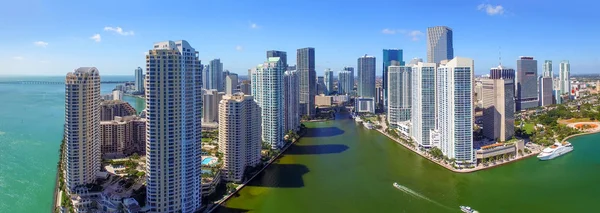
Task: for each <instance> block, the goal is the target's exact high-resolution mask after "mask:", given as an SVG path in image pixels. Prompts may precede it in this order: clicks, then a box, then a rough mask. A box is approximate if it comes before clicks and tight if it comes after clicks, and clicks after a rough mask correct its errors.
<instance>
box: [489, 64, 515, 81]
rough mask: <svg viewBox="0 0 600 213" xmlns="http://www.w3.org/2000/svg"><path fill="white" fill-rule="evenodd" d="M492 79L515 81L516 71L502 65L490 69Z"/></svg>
mask: <svg viewBox="0 0 600 213" xmlns="http://www.w3.org/2000/svg"><path fill="white" fill-rule="evenodd" d="M490 79H515V70H514V69H511V68H506V67H504V66H502V65H500V66H498V67H492V69H490Z"/></svg>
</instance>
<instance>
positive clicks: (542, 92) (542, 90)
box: [538, 76, 554, 106]
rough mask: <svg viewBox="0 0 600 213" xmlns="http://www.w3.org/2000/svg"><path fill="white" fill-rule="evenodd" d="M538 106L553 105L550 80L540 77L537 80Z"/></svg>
mask: <svg viewBox="0 0 600 213" xmlns="http://www.w3.org/2000/svg"><path fill="white" fill-rule="evenodd" d="M539 86H540V87H539V89H538V92H539V98H538V99H539V106H548V105H552V104H553V103H554V98H553V96H554V95H553V92H554V91H553V89H552V78H550V77H541V76H540V78H539Z"/></svg>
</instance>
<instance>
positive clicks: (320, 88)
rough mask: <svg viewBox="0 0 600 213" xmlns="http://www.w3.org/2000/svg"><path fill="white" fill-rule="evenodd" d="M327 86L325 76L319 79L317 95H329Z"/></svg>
mask: <svg viewBox="0 0 600 213" xmlns="http://www.w3.org/2000/svg"><path fill="white" fill-rule="evenodd" d="M327 93H328V92H327V86H325V78H324V77H323V76H318V77H317V94H318V95H320V94H327Z"/></svg>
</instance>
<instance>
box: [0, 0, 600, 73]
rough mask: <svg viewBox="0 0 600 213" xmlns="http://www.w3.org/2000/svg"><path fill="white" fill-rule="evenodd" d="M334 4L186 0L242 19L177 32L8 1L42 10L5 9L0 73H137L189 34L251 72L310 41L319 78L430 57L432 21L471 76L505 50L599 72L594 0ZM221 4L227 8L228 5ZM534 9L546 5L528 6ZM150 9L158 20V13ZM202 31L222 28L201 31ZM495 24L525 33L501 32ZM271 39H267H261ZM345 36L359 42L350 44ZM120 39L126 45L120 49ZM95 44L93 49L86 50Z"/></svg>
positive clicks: (73, 7) (135, 18)
mask: <svg viewBox="0 0 600 213" xmlns="http://www.w3.org/2000/svg"><path fill="white" fill-rule="evenodd" d="M110 3H111V2H108V3H106V2H103V3H92V4H91V5H89V7H94V8H98V9H97V11H102V14H104V13H105V12H106V13H107V14H111V11H116V10H119V11H123V10H129V11H135V10H139V11H145V10H152V9H153V6H150V5H152V4H148V5H140V4H135V2H133V3H124V4H123V5H120V7H113V6H112V5H111V4H110ZM337 3H338V2H335V1H331V2H322V3H319V4H307V3H302V2H286V4H283V5H276V6H275V7H284V8H293V9H292V10H281V12H276V13H277V14H279V15H282V17H285V18H282V19H281V20H277V21H272V20H268V19H267V18H266V17H260V16H258V15H256V14H252V13H251V12H250V11H252V10H251V9H252V8H255V7H258V5H253V4H251V3H240V4H235V5H230V4H222V3H210V2H205V3H195V2H194V3H190V4H196V5H197V6H203V7H210V8H215V11H218V9H227V10H228V12H231V13H235V14H236V16H233V17H220V18H219V22H216V23H211V22H209V21H204V20H202V21H200V22H198V23H195V22H194V25H193V26H194V27H189V26H190V25H189V24H190V22H189V21H183V22H182V23H177V24H175V25H174V26H173V30H169V31H168V32H167V31H164V32H163V31H160V30H157V29H155V28H154V27H153V26H155V24H160V23H165V22H172V21H173V20H176V19H177V18H178V17H179V16H182V15H174V16H172V17H171V16H170V17H163V19H159V20H157V21H158V23H154V22H153V24H152V25H150V24H148V23H146V21H145V20H147V18H149V17H146V16H148V15H145V14H139V15H133V14H132V13H125V14H117V15H114V16H106V15H102V14H97V13H98V12H96V11H89V10H84V9H85V8H87V7H88V6H86V5H87V4H86V5H83V4H80V3H73V4H70V5H68V6H67V7H65V9H69V10H70V11H75V13H82V12H83V11H86V17H83V18H82V19H81V20H70V19H69V18H68V17H67V16H66V15H65V14H61V11H63V10H65V9H57V8H55V7H60V6H61V5H48V4H45V3H43V2H42V3H34V4H27V3H20V2H11V3H10V5H8V7H11V8H16V9H18V8H24V7H26V6H32V8H28V10H31V11H32V12H34V13H37V14H38V16H36V17H24V15H21V14H14V13H13V12H11V11H8V12H6V13H4V14H2V15H0V16H4V17H3V18H6V19H10V20H15V21H14V22H10V23H2V24H0V29H3V31H4V32H7V33H6V34H4V35H1V36H0V37H1V38H4V39H5V40H7V39H9V38H10V39H11V43H10V44H7V45H6V46H5V47H6V49H7V51H5V52H3V53H0V63H2V64H4V66H3V68H4V69H2V70H0V75H61V74H62V73H63V70H65V69H70V68H71V67H76V66H77V64H90V65H93V66H96V67H98V69H100V70H103V73H105V75H131V70H132V69H135V68H136V67H138V66H141V65H143V64H144V61H142V60H141V59H140V56H141V55H142V54H145V52H147V47H146V44H147V43H153V42H157V41H162V40H164V39H166V38H173V39H184V38H185V39H187V40H189V41H190V42H191V43H194V44H196V45H197V46H199V48H197V49H198V51H199V58H200V60H201V61H202V63H203V64H208V62H209V61H210V60H212V59H216V58H220V59H221V61H222V63H223V64H224V67H223V68H224V69H228V70H230V71H231V72H234V73H245V71H246V70H247V69H249V68H252V67H254V66H255V65H256V61H261V60H262V58H263V56H264V52H265V51H267V50H271V49H275V50H282V51H286V52H287V53H288V54H290V55H288V58H289V59H290V60H289V61H288V64H289V65H290V66H291V65H294V64H296V61H295V60H294V59H295V58H294V57H293V52H294V50H296V49H298V48H302V47H307V46H310V47H314V48H315V50H316V51H317V52H319V54H318V56H317V58H316V60H315V61H316V63H315V70H316V71H317V75H319V76H321V75H323V70H325V69H326V68H331V69H332V70H334V71H340V70H342V68H343V67H344V66H354V62H353V61H354V59H355V58H356V57H359V56H361V55H364V54H368V55H374V56H376V57H381V55H380V54H381V50H382V49H390V48H398V49H403V51H404V58H405V60H406V61H408V60H409V59H411V58H414V57H419V58H426V40H427V39H426V36H427V35H426V31H427V27H432V26H448V27H450V28H452V30H453V34H454V35H453V36H454V49H455V50H456V51H455V53H454V55H455V56H461V57H472V58H473V59H474V60H475V61H476V66H475V69H476V70H475V74H478V75H480V74H486V73H487V72H488V70H489V68H490V67H494V66H497V65H498V57H499V51H500V49H501V52H502V53H501V55H502V62H503V63H502V64H503V65H506V66H508V67H516V59H517V58H518V57H519V56H522V55H527V56H534V57H536V58H538V59H539V60H553V61H562V60H569V61H570V62H571V64H572V74H584V73H594V72H597V69H596V67H599V66H600V58H599V57H598V56H597V54H596V53H595V50H596V49H598V46H597V44H596V43H595V42H594V40H593V39H594V37H593V35H594V34H595V32H598V31H600V29H599V28H598V27H597V26H596V25H594V24H592V23H591V20H595V19H594V18H593V17H588V16H598V15H596V14H595V13H592V12H591V11H590V12H586V10H588V8H591V7H586V8H579V7H577V8H576V9H577V10H575V7H576V5H561V7H553V6H550V5H538V4H536V3H533V2H531V3H530V2H517V1H509V2H487V3H483V4H482V2H479V1H463V2H460V3H459V4H456V5H453V6H451V8H445V7H443V6H435V7H432V8H429V9H430V10H432V11H441V10H444V9H452V10H453V11H460V12H461V14H463V16H461V17H445V16H444V17H442V16H441V15H437V14H432V15H431V16H428V17H426V18H424V19H422V20H419V21H415V22H411V23H403V24H398V23H397V22H393V21H392V20H394V15H391V14H393V13H387V14H386V12H385V11H387V10H391V8H393V7H389V9H388V8H380V7H378V5H380V4H383V3H385V4H397V5H398V6H402V7H403V8H404V7H408V8H407V10H409V11H419V10H421V9H425V8H426V5H429V4H417V5H408V4H402V3H401V2H399V3H390V2H387V1H386V2H383V1H382V2H372V4H369V5H362V6H360V7H359V5H357V4H356V3H357V2H354V1H350V2H348V3H347V6H348V8H345V9H344V10H342V9H339V10H337V9H332V8H333V7H331V6H332V5H336V4H337ZM591 4H596V3H594V2H592V3H591ZM225 5H229V6H227V7H225ZM432 5H436V4H432ZM437 5H440V4H437ZM534 7H535V8H537V9H539V10H544V12H535V13H531V10H532V8H534ZM570 7H573V8H572V9H573V10H569V8H570ZM190 8H195V7H190ZM302 9H310V10H312V11H315V12H316V13H315V14H317V15H316V16H314V17H309V18H307V19H308V20H304V19H302V18H298V17H290V16H283V15H285V14H287V13H289V12H293V11H294V10H302ZM184 10H191V9H184ZM360 10H365V11H378V10H383V11H379V12H377V13H374V15H373V16H372V17H368V18H366V19H364V20H363V17H359V16H357V15H355V14H356V13H354V12H356V11H360ZM589 10H591V9H589ZM319 11H321V12H324V11H328V13H323V14H320V13H318V12H319ZM184 12H185V11H184ZM88 13H89V15H88ZM211 13H214V12H212V11H207V12H206V14H205V15H210V14H211ZM415 13H416V12H415ZM182 14H184V13H183V12H182ZM277 14H276V15H277ZM325 14H327V15H325ZM582 14H587V15H586V18H585V19H583V18H582ZM70 15H77V14H70ZM415 15H417V14H415ZM88 16H89V17H94V18H89V17H88ZM152 16H156V17H161V15H152ZM313 19H314V20H313ZM316 20H319V21H318V22H317V21H316ZM388 20H389V21H388ZM574 20H579V21H578V23H577V24H568V23H571V22H573V21H574ZM581 20H583V21H581ZM587 20H590V21H589V23H586V21H587ZM315 22H316V24H312V25H309V24H306V23H315ZM56 23H61V25H57V24H56ZM83 23H85V24H83ZM344 23H352V24H354V26H355V27H357V29H360V30H358V31H356V32H354V33H351V34H344V35H343V36H340V34H339V33H336V32H339V31H342V30H343V28H344V27H345V24H344ZM466 23H468V24H466ZM73 26H77V27H73ZM290 26H293V27H294V28H295V29H297V30H300V31H305V32H310V33H314V34H316V35H317V36H314V37H306V36H301V35H296V34H291V33H288V32H289V30H285V29H289V28H290ZM558 26H560V30H558V28H557V27H558ZM583 26H589V27H585V28H584V27H583ZM206 29H211V31H212V32H216V33H210V34H202V33H200V32H204V31H205V30H206ZM498 29H506V31H508V32H527V33H525V34H523V33H519V34H517V33H497V30H498ZM583 29H585V30H583ZM572 31H577V32H579V33H578V35H577V37H578V38H577V39H568V38H567V36H565V35H567V34H566V33H568V32H572ZM173 34H176V35H178V37H179V38H174V37H173V36H172V35H173ZM96 35H98V36H96ZM92 38H94V39H92ZM266 40H268V41H269V42H265V41H266ZM348 43H352V44H353V45H351V46H349V45H347V44H348ZM122 46H127V47H128V48H121V47H122ZM91 49H93V50H94V51H89V50H91ZM115 55H118V56H119V57H115ZM475 56H476V57H475ZM554 65H555V67H554V69H555V70H558V63H555V64H554ZM538 66H540V67H539V68H538V70H542V68H541V66H542V64H541V63H539V64H538ZM382 69H383V68H382V66H381V63H378V64H377V76H381V75H382Z"/></svg>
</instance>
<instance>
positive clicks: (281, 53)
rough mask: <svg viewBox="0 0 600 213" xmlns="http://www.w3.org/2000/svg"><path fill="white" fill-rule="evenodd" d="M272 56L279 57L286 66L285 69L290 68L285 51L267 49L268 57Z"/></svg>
mask: <svg viewBox="0 0 600 213" xmlns="http://www.w3.org/2000/svg"><path fill="white" fill-rule="evenodd" d="M271 57H279V59H280V60H281V62H282V63H283V66H284V67H285V69H284V70H287V68H288V63H287V53H286V52H285V51H279V50H269V51H267V58H271Z"/></svg>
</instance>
